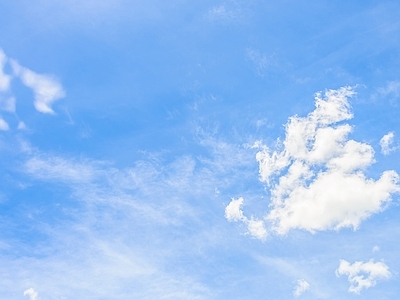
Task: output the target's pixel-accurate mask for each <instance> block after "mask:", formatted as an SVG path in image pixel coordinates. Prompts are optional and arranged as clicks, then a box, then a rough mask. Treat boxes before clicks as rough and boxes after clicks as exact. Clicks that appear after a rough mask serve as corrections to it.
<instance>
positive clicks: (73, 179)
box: [25, 155, 98, 183]
mask: <svg viewBox="0 0 400 300" xmlns="http://www.w3.org/2000/svg"><path fill="white" fill-rule="evenodd" d="M25 172H26V173H28V174H32V175H34V176H35V177H36V178H40V179H42V180H51V181H57V180H59V181H63V182H66V183H88V182H90V181H91V180H92V179H94V177H95V176H96V173H97V172H98V170H96V169H95V167H94V166H93V165H92V164H90V163H80V162H73V161H69V160H66V159H63V158H60V157H57V156H50V155H49V156H47V157H46V158H44V157H40V156H36V157H32V158H30V159H29V160H28V161H26V163H25Z"/></svg>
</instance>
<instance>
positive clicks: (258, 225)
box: [225, 197, 267, 240]
mask: <svg viewBox="0 0 400 300" xmlns="http://www.w3.org/2000/svg"><path fill="white" fill-rule="evenodd" d="M243 201H244V200H243V198H242V197H240V198H238V199H232V201H231V202H230V203H229V204H228V206H227V207H226V208H225V218H226V219H227V220H228V221H230V222H232V221H234V222H238V221H240V222H243V223H244V224H245V225H246V226H247V233H248V234H250V235H252V236H253V237H255V238H258V239H260V240H264V239H265V238H266V237H267V230H266V229H265V226H264V222H263V221H262V220H256V219H254V218H250V219H248V218H247V217H245V216H244V215H243V211H242V205H243Z"/></svg>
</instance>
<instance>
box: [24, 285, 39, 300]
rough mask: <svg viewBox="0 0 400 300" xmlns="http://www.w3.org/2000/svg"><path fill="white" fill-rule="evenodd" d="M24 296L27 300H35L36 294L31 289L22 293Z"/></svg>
mask: <svg viewBox="0 0 400 300" xmlns="http://www.w3.org/2000/svg"><path fill="white" fill-rule="evenodd" d="M24 296H29V300H37V299H38V293H37V292H35V290H34V289H33V288H30V289H27V290H25V291H24Z"/></svg>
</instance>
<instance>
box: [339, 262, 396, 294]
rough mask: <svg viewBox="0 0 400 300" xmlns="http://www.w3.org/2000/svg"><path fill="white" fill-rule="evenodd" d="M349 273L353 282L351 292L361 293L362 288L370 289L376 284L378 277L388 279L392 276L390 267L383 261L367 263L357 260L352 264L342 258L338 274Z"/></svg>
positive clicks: (350, 280)
mask: <svg viewBox="0 0 400 300" xmlns="http://www.w3.org/2000/svg"><path fill="white" fill-rule="evenodd" d="M342 275H347V276H348V280H349V282H350V283H351V286H350V288H349V292H352V293H356V294H359V293H360V292H361V290H362V289H364V288H365V289H368V288H370V287H372V286H374V285H376V281H377V280H378V279H388V278H389V277H390V275H391V274H390V271H389V267H388V266H387V265H386V264H384V263H383V262H374V261H373V260H370V261H368V262H366V263H364V262H361V261H356V262H355V263H353V264H350V263H349V262H348V261H346V260H340V264H339V268H338V269H337V270H336V276H338V277H339V276H342Z"/></svg>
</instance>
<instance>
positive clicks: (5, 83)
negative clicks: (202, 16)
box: [0, 49, 11, 92]
mask: <svg viewBox="0 0 400 300" xmlns="http://www.w3.org/2000/svg"><path fill="white" fill-rule="evenodd" d="M6 62H7V56H6V55H5V54H4V52H3V50H1V49H0V92H5V91H8V89H9V88H10V82H11V76H10V75H7V74H5V73H4V71H3V69H4V66H5V64H6Z"/></svg>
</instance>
